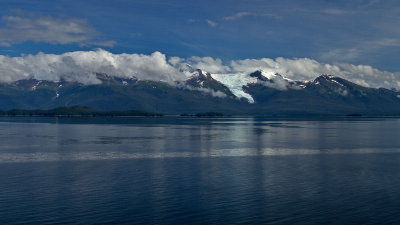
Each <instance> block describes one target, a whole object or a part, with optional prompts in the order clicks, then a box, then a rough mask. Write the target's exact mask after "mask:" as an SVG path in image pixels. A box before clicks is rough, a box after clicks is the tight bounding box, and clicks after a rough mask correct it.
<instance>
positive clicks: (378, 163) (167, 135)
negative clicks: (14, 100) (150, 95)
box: [0, 117, 400, 224]
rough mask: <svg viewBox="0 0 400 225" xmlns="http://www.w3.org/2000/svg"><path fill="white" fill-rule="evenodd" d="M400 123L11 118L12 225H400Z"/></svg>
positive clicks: (2, 136) (4, 135) (0, 194)
mask: <svg viewBox="0 0 400 225" xmlns="http://www.w3.org/2000/svg"><path fill="white" fill-rule="evenodd" d="M399 133H400V120H398V119H362V118H361V119H343V118H339V119H338V118H336V119H331V120H310V119H304V120H293V119H287V120H282V119H280V120H279V119H270V118H246V117H241V118H219V119H207V118H200V119H193V118H154V119H149V118H114V119H112V118H86V119H85V118H59V119H57V118H0V181H1V182H0V224H54V223H61V224H67V223H71V224H105V223H115V224H400V219H399V218H398V215H399V214H400V209H399V207H398V205H400V191H399V190H400V180H399V179H398V178H399V177H400V170H399V169H398V165H399V163H400V154H399V153H400V138H398V134H399Z"/></svg>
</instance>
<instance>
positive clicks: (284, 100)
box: [0, 70, 400, 115]
mask: <svg viewBox="0 0 400 225" xmlns="http://www.w3.org/2000/svg"><path fill="white" fill-rule="evenodd" d="M190 74H191V75H190V76H188V78H187V79H186V80H185V81H177V82H175V83H167V82H164V81H150V80H139V79H137V78H135V77H129V78H119V77H115V76H112V75H109V74H104V73H97V74H96V78H97V79H98V80H99V83H98V84H92V85H83V84H81V83H76V82H68V81H65V80H61V81H57V82H52V81H45V80H41V81H40V80H35V79H28V80H20V81H17V82H14V83H10V84H5V83H2V84H0V108H1V109H4V110H6V109H12V108H23V109H34V108H44V109H45V108H52V107H57V106H72V105H82V106H89V107H92V108H95V109H103V110H110V109H112V110H125V109H134V110H143V111H149V112H158V113H198V112H207V111H214V112H225V113H232V114H248V113H251V114H340V115H343V114H352V113H360V114H391V115H392V114H396V115H397V114H399V115H400V93H399V92H397V91H395V90H388V89H383V88H381V89H374V88H367V87H363V86H360V85H357V84H354V83H352V82H350V81H348V80H345V79H342V78H339V77H335V76H332V75H321V76H319V77H317V78H315V79H314V80H311V81H294V80H291V79H288V78H286V77H284V76H283V75H280V74H277V73H274V72H269V71H262V70H258V71H254V72H252V73H248V74H245V73H240V74H210V73H208V72H206V71H203V70H191V71H190Z"/></svg>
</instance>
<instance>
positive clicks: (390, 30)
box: [0, 0, 400, 72]
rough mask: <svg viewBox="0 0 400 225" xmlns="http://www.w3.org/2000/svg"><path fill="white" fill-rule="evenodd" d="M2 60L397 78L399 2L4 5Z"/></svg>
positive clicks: (5, 0) (158, 0)
mask: <svg viewBox="0 0 400 225" xmlns="http://www.w3.org/2000/svg"><path fill="white" fill-rule="evenodd" d="M0 13H1V15H2V18H1V21H0V54H1V55H6V56H20V55H21V54H37V53H38V52H44V53H54V54H61V53H64V52H70V51H87V50H93V49H97V48H102V49H105V50H107V51H109V52H112V53H144V54H150V53H152V52H155V51H160V52H162V53H164V54H166V55H167V56H169V57H170V56H179V57H182V58H187V57H191V56H200V57H204V56H211V57H213V58H220V59H222V60H223V61H229V60H238V59H247V58H262V57H268V58H276V57H284V58H304V57H306V58H311V59H315V60H318V61H319V62H324V63H337V62H344V63H351V64H364V65H371V66H373V67H375V68H378V69H380V70H387V71H391V72H398V71H400V64H399V63H398V59H400V29H399V25H400V2H399V1H396V0H386V1H383V0H353V1H342V0H336V1H333V0H318V1H317V0H297V1H295V0H292V1H289V0H277V1H275V0H269V1H265V0H264V1H261V0H246V1H243V0H234V1H227V0H225V1H221V0H204V1H194V0H185V1H183V0H182V1H178V0H130V1H129V0H113V1H100V0H93V1H78V0H67V1H64V0H58V1H54V0H51V1H48V0H40V1H33V0H29V1H27V0H24V1H23V0H0Z"/></svg>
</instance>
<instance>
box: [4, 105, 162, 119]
mask: <svg viewBox="0 0 400 225" xmlns="http://www.w3.org/2000/svg"><path fill="white" fill-rule="evenodd" d="M0 116H50V117H56V116H148V117H151V116H162V114H159V113H149V112H144V111H137V110H123V111H115V110H112V111H103V110H95V109H92V108H89V107H86V106H71V107H58V108H54V109H48V110H44V109H33V110H26V109H12V110H7V111H0Z"/></svg>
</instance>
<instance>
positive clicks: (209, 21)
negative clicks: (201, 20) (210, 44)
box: [206, 20, 218, 27]
mask: <svg viewBox="0 0 400 225" xmlns="http://www.w3.org/2000/svg"><path fill="white" fill-rule="evenodd" d="M206 22H207V24H208V25H209V26H210V27H216V26H217V25H218V23H216V22H214V21H212V20H206Z"/></svg>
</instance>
